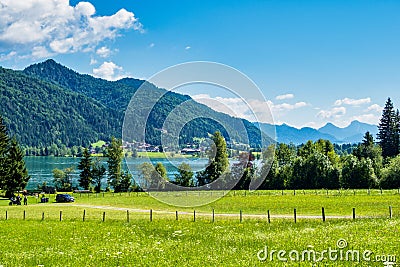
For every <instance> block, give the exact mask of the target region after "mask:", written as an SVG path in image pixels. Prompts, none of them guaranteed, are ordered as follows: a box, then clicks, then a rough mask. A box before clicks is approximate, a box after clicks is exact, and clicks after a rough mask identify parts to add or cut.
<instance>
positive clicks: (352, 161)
mask: <svg viewBox="0 0 400 267" xmlns="http://www.w3.org/2000/svg"><path fill="white" fill-rule="evenodd" d="M376 183H377V179H376V176H375V173H374V168H373V165H372V161H371V159H369V158H361V159H360V160H359V159H358V158H357V157H355V156H354V155H348V156H345V157H344V159H343V167H342V175H341V177H340V186H341V187H342V188H353V189H360V188H372V187H375V186H376Z"/></svg>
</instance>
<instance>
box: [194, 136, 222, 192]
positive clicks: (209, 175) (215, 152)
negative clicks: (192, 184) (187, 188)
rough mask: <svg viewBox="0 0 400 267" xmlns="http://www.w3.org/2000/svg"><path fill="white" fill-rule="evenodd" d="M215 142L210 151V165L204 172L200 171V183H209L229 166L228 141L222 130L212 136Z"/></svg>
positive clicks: (198, 178)
mask: <svg viewBox="0 0 400 267" xmlns="http://www.w3.org/2000/svg"><path fill="white" fill-rule="evenodd" d="M211 139H212V141H213V144H212V145H211V149H210V150H209V151H208V165H207V167H206V169H205V170H204V171H202V172H198V175H197V180H198V181H197V182H198V185H200V186H202V185H206V184H209V183H211V182H213V181H215V180H216V179H218V178H219V177H220V176H221V175H222V174H223V173H224V172H225V171H227V169H228V166H229V161H228V153H227V151H226V142H225V139H224V137H223V136H222V134H221V133H220V132H218V131H217V132H215V133H214V135H213V136H212V138H211Z"/></svg>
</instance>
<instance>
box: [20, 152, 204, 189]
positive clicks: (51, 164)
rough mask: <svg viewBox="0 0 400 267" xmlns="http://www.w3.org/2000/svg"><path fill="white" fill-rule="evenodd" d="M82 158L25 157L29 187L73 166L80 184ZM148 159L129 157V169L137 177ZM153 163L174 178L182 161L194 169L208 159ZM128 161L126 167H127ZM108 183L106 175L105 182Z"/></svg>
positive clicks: (202, 166)
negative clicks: (140, 168) (55, 171)
mask: <svg viewBox="0 0 400 267" xmlns="http://www.w3.org/2000/svg"><path fill="white" fill-rule="evenodd" d="M79 161H80V158H64V157H25V163H26V167H27V169H28V172H29V175H30V176H31V179H30V180H29V182H28V185H27V189H36V188H37V186H38V185H41V184H42V183H43V182H46V183H47V185H52V184H53V173H52V171H53V169H55V168H58V169H65V168H68V167H71V166H74V167H75V171H74V173H73V179H72V184H73V186H77V185H78V177H79V170H77V166H78V164H79ZM101 161H102V162H103V164H104V165H105V166H106V164H107V163H106V161H107V159H106V158H101ZM146 161H148V160H146V159H143V158H136V159H135V158H128V159H127V160H126V161H124V162H126V163H127V164H128V165H129V169H130V171H131V173H132V175H133V177H134V178H135V177H137V175H138V166H139V165H140V164H142V163H143V162H146ZM151 161H152V163H153V164H156V163H157V162H161V163H162V164H164V166H165V168H166V169H167V172H168V177H169V178H170V179H171V180H173V179H174V175H175V174H176V173H177V166H178V165H179V164H181V163H182V162H186V163H188V164H189V165H190V166H191V167H192V169H193V171H199V170H202V169H203V168H204V167H205V166H206V164H207V159H204V158H203V159H198V158H185V159H182V158H180V159H179V158H176V159H165V158H161V159H151ZM126 163H125V164H124V165H125V168H126ZM105 183H106V177H104V180H103V184H104V185H105Z"/></svg>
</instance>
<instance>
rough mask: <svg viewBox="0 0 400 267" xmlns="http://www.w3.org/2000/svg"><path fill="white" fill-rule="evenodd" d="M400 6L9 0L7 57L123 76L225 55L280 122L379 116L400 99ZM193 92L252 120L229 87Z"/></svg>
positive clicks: (0, 38)
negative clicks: (390, 102)
mask: <svg viewBox="0 0 400 267" xmlns="http://www.w3.org/2000/svg"><path fill="white" fill-rule="evenodd" d="M398 14H400V2H399V1H369V0H364V1H283V0H281V1H225V0H219V1H151V0H147V1H136V0H130V1H126V0H124V1H123V0H114V1H95V0H92V1H90V4H88V3H85V2H81V3H80V1H69V2H68V1H64V0H35V1H15V0H0V65H1V66H3V67H6V68H14V69H22V68H24V67H25V66H27V65H29V64H32V63H35V62H40V61H43V60H45V59H47V58H54V59H55V60H56V61H58V62H60V63H62V64H64V65H66V66H68V67H70V68H72V69H74V70H76V71H78V72H82V73H88V74H91V75H95V76H98V77H102V78H106V79H110V80H113V79H118V78H120V77H124V76H131V77H137V78H148V77H151V76H152V75H153V74H155V73H157V72H158V71H160V70H162V69H164V68H167V67H169V66H172V65H175V64H178V63H184V62H188V61H197V60H201V61H214V62H219V63H223V64H227V65H229V66H232V67H234V68H236V69H238V70H239V71H241V72H243V73H245V74H246V75H247V76H249V77H250V78H251V79H252V80H253V81H254V82H255V83H256V84H257V85H258V87H259V88H260V89H261V91H262V92H263V94H264V96H265V98H266V100H267V101H266V103H259V104H260V106H262V104H265V106H266V105H268V106H269V107H270V108H271V110H272V113H273V116H274V119H275V122H276V123H279V124H280V123H287V124H289V125H293V126H296V127H302V126H312V127H321V126H323V125H324V124H325V123H327V122H333V123H334V124H336V125H339V126H346V125H347V124H349V123H350V121H352V120H355V119H357V120H360V121H363V122H368V123H377V122H378V120H379V117H380V115H381V108H382V106H383V105H384V103H385V101H386V99H387V97H389V96H390V97H391V98H392V100H393V101H394V103H395V105H397V106H399V107H400V99H399V96H400V90H399V88H400V75H399V74H400V16H398ZM186 93H190V94H191V95H192V96H194V98H195V99H199V100H201V99H202V97H203V98H204V97H209V98H212V99H217V100H218V101H219V102H220V103H224V104H226V105H230V106H231V107H232V108H233V109H235V110H239V113H237V114H236V115H237V116H243V117H246V115H245V111H244V110H243V114H241V113H240V112H241V111H242V109H241V107H240V103H238V102H237V101H236V99H234V97H232V96H230V95H228V94H225V93H224V92H215V90H206V89H204V90H203V89H202V88H201V87H199V86H196V87H194V88H191V91H186ZM210 105H211V104H210ZM235 105H238V106H237V108H236V106H235ZM214 108H217V109H218V106H214Z"/></svg>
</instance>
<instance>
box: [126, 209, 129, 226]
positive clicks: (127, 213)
mask: <svg viewBox="0 0 400 267" xmlns="http://www.w3.org/2000/svg"><path fill="white" fill-rule="evenodd" d="M126 222H127V223H129V210H126Z"/></svg>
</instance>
